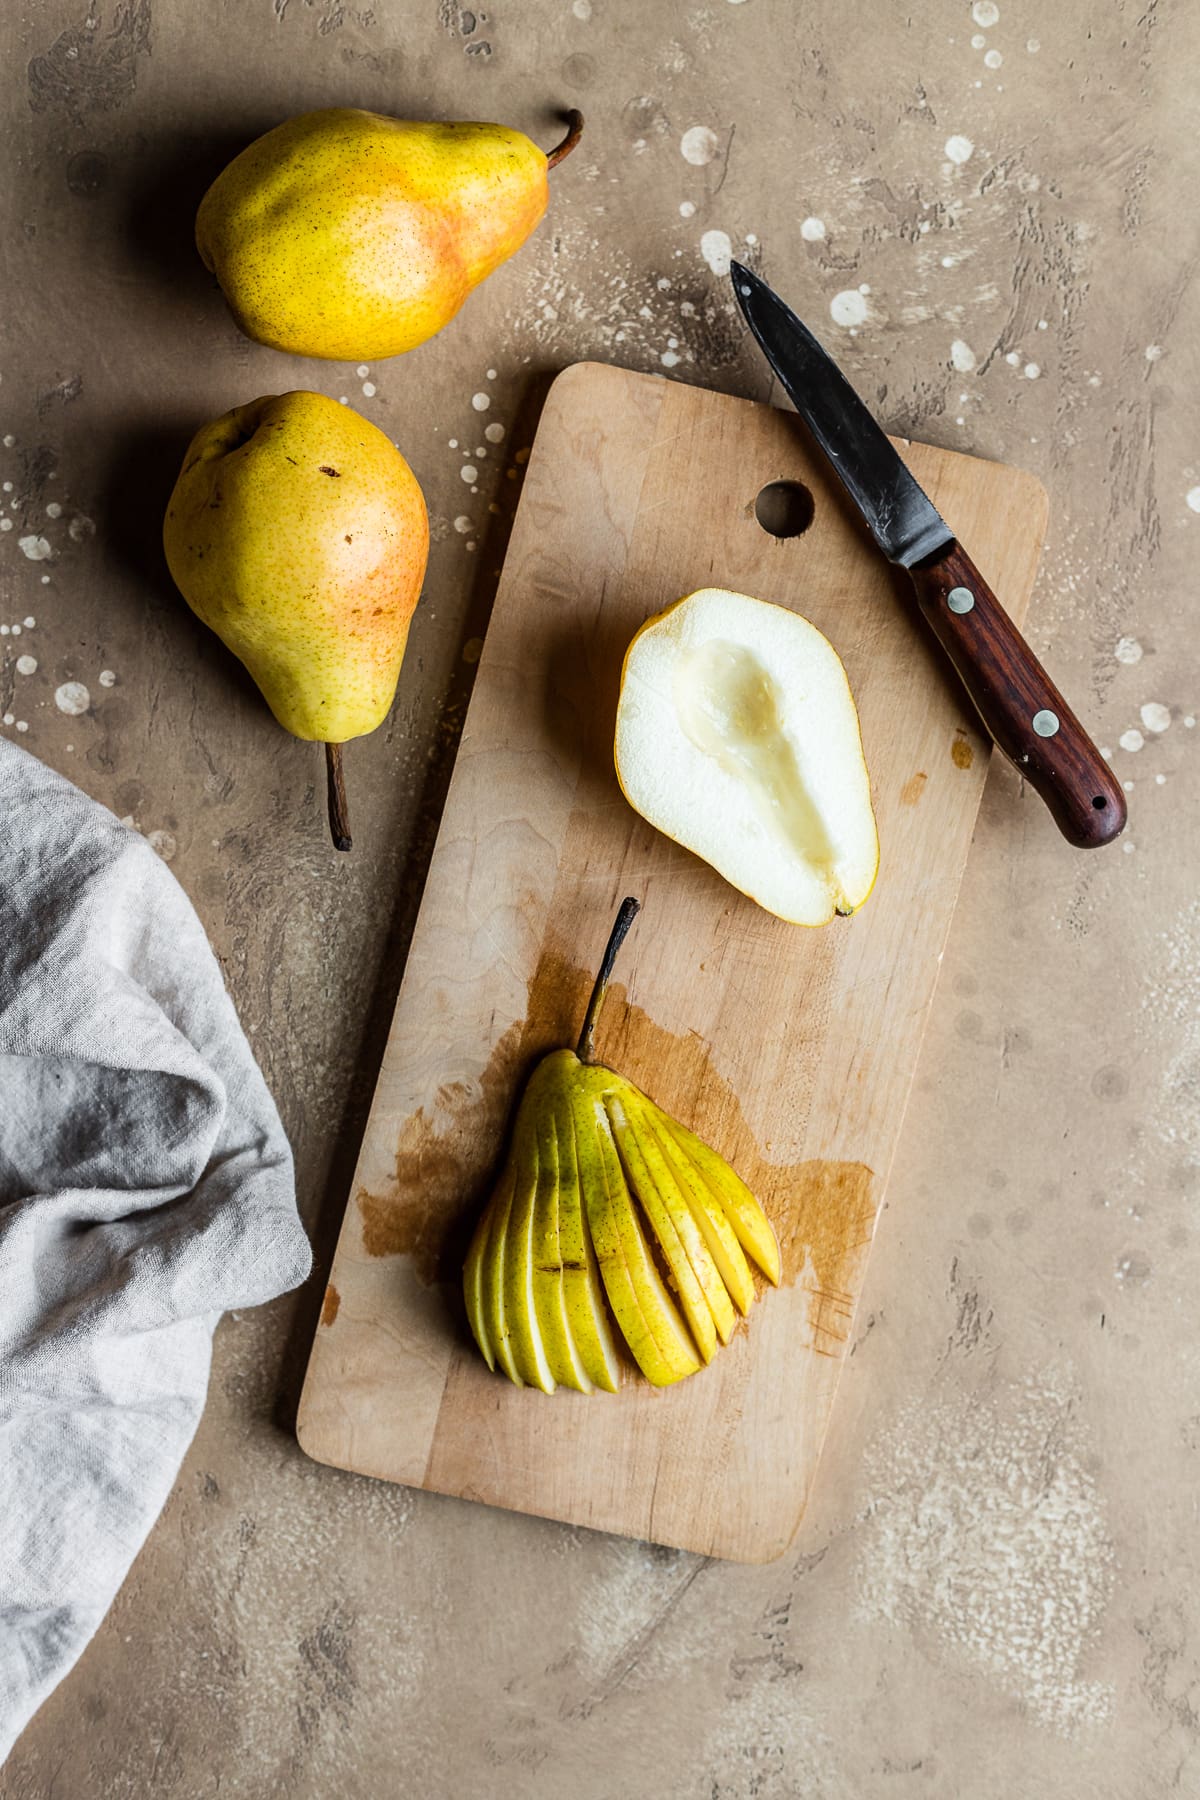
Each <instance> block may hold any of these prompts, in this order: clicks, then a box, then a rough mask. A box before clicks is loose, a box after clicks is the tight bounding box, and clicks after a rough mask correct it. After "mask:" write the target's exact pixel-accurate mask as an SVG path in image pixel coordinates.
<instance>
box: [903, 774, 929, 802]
mask: <svg viewBox="0 0 1200 1800" xmlns="http://www.w3.org/2000/svg"><path fill="white" fill-rule="evenodd" d="M928 780H929V777H928V775H927V774H926V773H925V771H924V769H918V770H917V772H916V774H915V775H910V776H909V778H908V780H907V781H906V782H905V784H904V786H903V787H902V788H901V789H900V804H901V806H915V805H916V804H917V801H918V800H919V799H920V798H921V795H922V794H923V793H924V792H925V783H926V782H927V781H928Z"/></svg>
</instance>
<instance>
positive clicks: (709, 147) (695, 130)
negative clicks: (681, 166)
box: [679, 125, 718, 169]
mask: <svg viewBox="0 0 1200 1800" xmlns="http://www.w3.org/2000/svg"><path fill="white" fill-rule="evenodd" d="M717 148H718V145H717V134H716V132H715V131H712V130H710V129H709V127H708V126H707V125H692V126H689V128H688V129H687V131H685V132H684V134H683V136H682V137H681V138H680V140H679V154H680V155H681V156H682V157H683V160H684V162H689V163H691V165H692V167H693V168H696V169H702V168H703V167H704V165H705V163H710V162H711V161H712V159H713V157H714V156H715V155H716V154H717Z"/></svg>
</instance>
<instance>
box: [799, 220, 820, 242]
mask: <svg viewBox="0 0 1200 1800" xmlns="http://www.w3.org/2000/svg"><path fill="white" fill-rule="evenodd" d="M800 236H801V237H802V238H803V239H804V241H805V243H806V244H819V243H820V242H821V240H822V239H823V238H824V236H825V221H824V219H812V218H810V219H803V220H802V221H801V224H800Z"/></svg>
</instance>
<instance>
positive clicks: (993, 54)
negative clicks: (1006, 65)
mask: <svg viewBox="0 0 1200 1800" xmlns="http://www.w3.org/2000/svg"><path fill="white" fill-rule="evenodd" d="M983 60H984V64H985V65H986V67H987V68H989V69H998V68H999V67H1000V66H1001V64H1002V63H1003V61H1004V58H1003V57H1002V56H1001V54H1000V52H999V51H998V50H989V51H988V53H987V55H986V56H985V57H984V59H983Z"/></svg>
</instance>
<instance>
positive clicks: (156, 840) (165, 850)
mask: <svg viewBox="0 0 1200 1800" xmlns="http://www.w3.org/2000/svg"><path fill="white" fill-rule="evenodd" d="M146 842H147V843H148V844H149V846H150V848H151V849H152V850H153V851H154V853H155V855H156V856H161V857H162V859H163V861H164V862H168V863H169V862H170V861H171V860H172V858H173V857H174V855H175V852H176V851H177V850H178V848H179V843H178V841H177V839H176V837H175V835H174V833H173V832H170V831H148V832H147V833H146Z"/></svg>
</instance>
